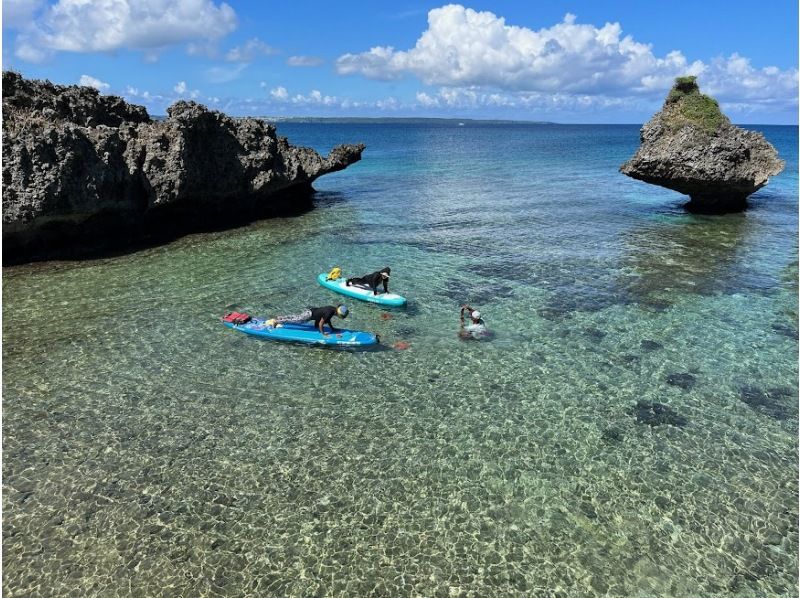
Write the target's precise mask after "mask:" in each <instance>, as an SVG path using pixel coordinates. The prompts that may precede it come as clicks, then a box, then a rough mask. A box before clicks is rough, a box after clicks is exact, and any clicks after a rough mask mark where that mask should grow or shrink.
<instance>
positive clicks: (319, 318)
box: [266, 305, 350, 336]
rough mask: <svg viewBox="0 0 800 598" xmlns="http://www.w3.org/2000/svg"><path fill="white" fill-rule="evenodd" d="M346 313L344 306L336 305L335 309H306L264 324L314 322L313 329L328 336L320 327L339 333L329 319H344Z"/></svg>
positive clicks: (348, 311) (328, 307)
mask: <svg viewBox="0 0 800 598" xmlns="http://www.w3.org/2000/svg"><path fill="white" fill-rule="evenodd" d="M348 313H350V310H348V309H347V306H346V305H338V306H336V307H334V306H333V305H326V306H325V307H307V308H306V309H304V310H303V311H301V312H300V313H299V314H293V315H288V316H277V317H275V318H272V319H271V320H267V322H266V323H267V326H280V325H281V324H286V323H289V322H293V323H297V324H300V323H303V322H310V321H311V320H314V328H316V329H317V330H319V331H320V332H321V333H322V335H323V336H328V333H327V332H325V331H324V330H323V329H322V327H323V326H325V324H327V325H328V327H329V328H330V329H331V332H334V333H336V332H339V331H338V330H337V329H336V328H334V327H333V324H331V318H333V316H339V317H340V318H346V317H347V314H348Z"/></svg>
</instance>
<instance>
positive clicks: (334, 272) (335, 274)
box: [328, 266, 342, 280]
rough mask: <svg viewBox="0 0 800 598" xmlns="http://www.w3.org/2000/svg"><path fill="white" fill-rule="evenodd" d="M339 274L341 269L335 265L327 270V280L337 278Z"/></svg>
mask: <svg viewBox="0 0 800 598" xmlns="http://www.w3.org/2000/svg"><path fill="white" fill-rule="evenodd" d="M341 275H342V269H341V268H340V267H339V266H336V267H335V268H334V269H333V270H331V271H330V272H328V280H339V277H340V276H341Z"/></svg>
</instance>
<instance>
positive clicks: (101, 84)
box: [78, 75, 111, 92]
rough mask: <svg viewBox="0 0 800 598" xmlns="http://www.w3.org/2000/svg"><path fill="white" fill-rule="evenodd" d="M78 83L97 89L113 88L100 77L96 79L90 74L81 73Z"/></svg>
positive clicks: (101, 90)
mask: <svg viewBox="0 0 800 598" xmlns="http://www.w3.org/2000/svg"><path fill="white" fill-rule="evenodd" d="M78 85H85V86H86V87H94V88H95V89H96V90H97V91H100V92H104V91H108V90H109V89H111V85H109V84H108V83H106V82H105V81H101V80H100V79H96V78H94V77H92V76H90V75H81V78H80V79H78Z"/></svg>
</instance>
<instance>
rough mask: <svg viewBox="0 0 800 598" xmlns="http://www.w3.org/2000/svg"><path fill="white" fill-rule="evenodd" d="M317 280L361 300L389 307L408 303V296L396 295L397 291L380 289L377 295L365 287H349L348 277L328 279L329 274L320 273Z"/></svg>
mask: <svg viewBox="0 0 800 598" xmlns="http://www.w3.org/2000/svg"><path fill="white" fill-rule="evenodd" d="M317 282H319V284H321V285H322V286H324V287H325V288H326V289H330V290H331V291H333V292H334V293H339V294H340V295H345V296H347V297H352V298H353V299H360V300H361V301H369V302H370V303H377V304H378V305H386V306H389V307H402V306H403V305H405V304H406V298H405V297H401V296H400V295H396V294H395V293H381V292H380V291H378V294H377V295H375V294H374V293H373V292H372V290H370V289H365V288H364V287H357V286H349V287H348V286H347V279H346V278H339V279H338V280H328V275H327V274H320V275H319V276H317Z"/></svg>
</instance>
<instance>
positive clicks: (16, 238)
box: [3, 71, 364, 264]
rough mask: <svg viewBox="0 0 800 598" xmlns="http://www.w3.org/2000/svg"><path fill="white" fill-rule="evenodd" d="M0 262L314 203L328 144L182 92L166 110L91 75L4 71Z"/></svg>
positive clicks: (354, 153) (351, 151) (347, 152)
mask: <svg viewBox="0 0 800 598" xmlns="http://www.w3.org/2000/svg"><path fill="white" fill-rule="evenodd" d="M3 111H4V118H3V158H4V159H3V250H4V251H3V263H4V264H12V263H20V262H25V261H31V260H36V259H50V258H54V257H62V256H69V257H72V256H78V255H82V254H86V253H89V252H97V251H98V250H100V251H104V250H107V249H121V248H125V247H128V246H134V245H139V244H146V243H148V242H152V241H154V240H164V239H169V238H174V237H176V236H179V235H181V234H185V233H188V232H194V231H203V230H211V229H219V228H221V227H227V226H234V225H238V224H242V223H246V222H249V221H252V220H255V219H258V218H263V217H267V216H276V215H287V214H296V213H301V212H303V211H306V210H308V209H310V208H311V207H312V197H313V192H314V191H313V187H312V183H313V182H314V180H316V179H317V178H318V177H320V176H322V175H324V174H328V173H331V172H335V171H338V170H342V169H344V168H346V167H347V166H349V165H351V164H353V163H355V162H357V161H358V160H359V159H360V158H361V154H362V152H363V150H364V145H363V144H351V145H339V146H337V147H335V148H333V150H331V152H330V153H329V154H328V156H327V157H322V156H320V155H319V154H318V153H317V152H315V151H314V150H312V149H309V148H303V147H295V146H292V145H290V144H289V142H288V140H287V139H286V138H285V137H280V136H278V135H277V134H276V130H275V127H274V126H273V125H271V124H269V123H266V122H264V121H262V120H260V119H255V118H242V119H234V118H231V117H228V116H226V115H225V114H223V113H221V112H217V111H213V110H209V109H208V108H206V107H205V106H202V105H200V104H197V103H195V102H186V101H179V102H176V103H175V104H173V105H172V106H170V107H169V109H168V117H167V118H166V119H165V120H159V121H156V120H153V119H151V118H150V116H149V115H148V114H147V111H146V110H145V108H144V107H142V106H135V105H132V104H128V103H127V102H125V101H124V100H122V99H121V98H118V97H115V96H102V95H100V94H99V93H98V92H97V90H95V89H93V88H91V87H80V86H60V85H54V84H52V83H50V82H49V81H33V80H27V79H24V78H23V77H22V76H21V75H19V74H17V73H14V72H10V71H5V72H3Z"/></svg>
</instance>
